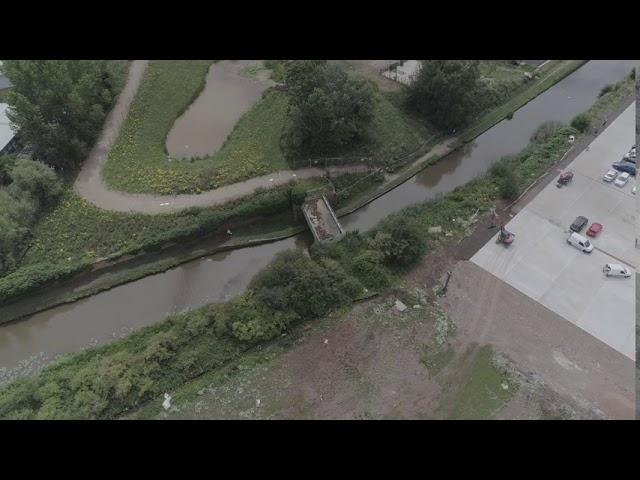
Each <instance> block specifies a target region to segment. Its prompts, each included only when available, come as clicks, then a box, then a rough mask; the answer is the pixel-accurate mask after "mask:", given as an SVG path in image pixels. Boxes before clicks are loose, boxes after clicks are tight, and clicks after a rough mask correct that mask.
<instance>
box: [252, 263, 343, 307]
mask: <svg viewBox="0 0 640 480" xmlns="http://www.w3.org/2000/svg"><path fill="white" fill-rule="evenodd" d="M334 267H335V266H331V267H328V266H327V264H324V266H323V265H320V264H319V263H316V262H314V261H313V260H312V259H310V258H308V257H306V256H305V255H304V254H303V253H302V252H299V251H286V252H282V253H280V254H278V255H277V256H276V257H275V258H274V260H273V261H272V262H271V263H270V264H269V266H267V267H266V268H265V269H264V270H262V271H261V272H260V273H259V274H258V275H256V277H254V279H253V280H252V281H251V283H250V284H249V289H250V290H251V291H253V292H254V294H255V299H256V302H257V303H259V304H261V305H264V306H266V307H267V308H269V309H271V310H275V311H280V312H295V313H296V314H297V315H298V316H299V317H300V318H301V319H310V318H316V317H319V316H322V315H324V314H325V313H327V312H329V311H330V310H332V309H334V308H337V307H340V306H342V305H344V304H345V303H347V302H349V301H350V300H351V298H350V295H351V293H352V291H353V285H352V281H351V280H349V277H348V275H346V273H345V272H344V271H340V270H339V269H337V268H334Z"/></svg>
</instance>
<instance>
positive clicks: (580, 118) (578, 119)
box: [571, 113, 591, 133]
mask: <svg viewBox="0 0 640 480" xmlns="http://www.w3.org/2000/svg"><path fill="white" fill-rule="evenodd" d="M571 126H572V127H573V128H575V129H576V130H578V131H579V132H580V133H584V132H586V131H587V130H588V129H589V127H590V126H591V124H590V122H589V116H588V115H586V114H585V113H580V114H578V115H576V116H575V117H573V120H571Z"/></svg>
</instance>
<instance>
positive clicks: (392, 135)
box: [365, 92, 435, 160]
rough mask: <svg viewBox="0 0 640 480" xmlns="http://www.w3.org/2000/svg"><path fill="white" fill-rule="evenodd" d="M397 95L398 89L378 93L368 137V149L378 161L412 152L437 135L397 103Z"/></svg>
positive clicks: (366, 147)
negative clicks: (395, 100)
mask: <svg viewBox="0 0 640 480" xmlns="http://www.w3.org/2000/svg"><path fill="white" fill-rule="evenodd" d="M394 96H397V92H389V93H384V94H382V93H380V94H378V95H377V98H378V101H377V103H376V108H375V115H374V118H373V121H372V122H371V125H370V128H369V131H368V132H367V136H366V146H365V151H366V152H367V153H369V154H372V155H374V156H375V157H377V158H378V159H379V160H391V159H393V158H395V157H399V156H401V155H405V154H407V153H410V152H413V151H415V150H416V149H417V148H418V147H420V146H421V145H422V144H423V143H425V141H427V140H428V139H430V138H432V137H433V136H435V131H433V130H430V129H429V128H428V127H427V126H426V125H425V124H424V123H419V122H417V121H416V120H415V119H413V118H412V117H411V115H410V114H409V113H406V112H405V111H404V110H403V109H402V107H401V106H400V105H398V104H397V102H394V101H393V99H394Z"/></svg>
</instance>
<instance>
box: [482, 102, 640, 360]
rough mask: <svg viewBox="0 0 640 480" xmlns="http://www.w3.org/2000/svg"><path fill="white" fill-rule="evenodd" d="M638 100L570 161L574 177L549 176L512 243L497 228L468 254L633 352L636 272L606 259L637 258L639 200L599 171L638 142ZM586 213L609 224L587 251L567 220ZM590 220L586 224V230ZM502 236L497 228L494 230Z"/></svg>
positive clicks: (514, 226)
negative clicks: (610, 269) (608, 267)
mask: <svg viewBox="0 0 640 480" xmlns="http://www.w3.org/2000/svg"><path fill="white" fill-rule="evenodd" d="M634 138H635V105H631V106H630V107H629V108H628V109H627V110H625V111H624V112H623V113H622V115H620V116H619V117H618V118H617V119H616V120H615V121H614V122H613V123H612V124H611V125H610V126H609V127H608V128H607V129H606V130H605V131H604V132H603V133H602V134H601V135H600V136H599V137H598V138H596V140H595V141H594V142H593V143H592V144H591V145H590V146H589V150H585V151H584V152H582V153H581V154H580V155H579V156H578V157H577V158H576V159H575V160H574V161H573V162H572V163H571V164H570V165H569V166H568V169H570V170H572V171H573V172H574V174H575V175H574V178H573V181H572V183H571V184H570V185H569V186H567V187H563V188H560V189H559V188H557V187H556V185H555V182H553V183H550V184H549V185H548V186H547V187H546V188H545V189H544V190H543V191H542V192H541V193H540V194H539V195H538V196H537V197H536V198H534V199H533V200H532V201H531V202H530V203H529V204H528V205H527V206H526V207H524V208H523V209H522V210H521V211H520V212H519V213H518V214H517V215H516V216H515V217H514V218H513V219H512V220H511V221H510V222H509V223H508V224H507V229H508V230H509V231H511V232H513V233H515V234H516V239H515V242H514V243H513V245H511V246H510V247H509V248H505V247H504V246H502V245H499V244H496V243H495V239H496V237H495V236H494V237H493V238H492V240H491V241H489V242H488V243H487V244H486V245H485V246H484V247H483V248H482V249H480V251H478V253H476V254H475V255H474V256H473V258H472V259H471V261H472V262H474V263H475V264H477V265H479V266H481V267H482V268H484V269H485V270H487V271H489V272H491V273H492V274H494V275H495V276H497V277H498V278H500V279H501V280H503V281H505V282H507V283H509V284H510V285H512V286H513V287H515V288H517V289H518V290H520V291H521V292H523V293H525V294H526V295H528V296H529V297H531V298H533V299H534V300H536V301H538V302H540V303H541V304H542V305H544V306H546V307H547V308H549V309H551V310H552V311H554V312H555V313H557V314H559V315H561V316H562V317H564V318H565V319H567V320H568V321H570V322H572V323H573V324H575V325H577V326H578V327H580V328H582V329H583V330H585V331H587V332H589V333H590V334H591V335H593V336H594V337H596V338H598V339H599V340H601V341H603V342H604V343H606V344H607V345H609V346H611V347H613V348H615V349H616V350H618V351H619V352H621V353H623V354H624V355H626V356H627V357H629V358H632V359H635V275H633V276H632V277H631V278H627V279H623V278H606V277H605V276H604V275H603V274H602V267H603V265H604V264H605V263H623V264H626V265H628V266H630V267H632V269H633V270H634V273H635V267H636V265H637V263H636V252H637V250H636V248H635V246H634V241H635V206H636V198H635V195H632V193H631V189H632V188H633V187H634V186H635V179H634V178H633V177H631V180H630V181H629V182H628V183H627V185H626V186H625V187H623V188H619V187H616V186H615V185H613V183H606V182H604V181H603V180H602V175H603V174H604V172H606V171H607V170H608V169H609V168H610V166H611V164H612V163H613V162H616V161H619V160H620V159H621V158H622V156H623V155H624V154H625V153H626V152H627V151H628V150H629V148H630V147H631V145H632V144H633V143H634ZM578 215H583V216H585V217H587V218H588V219H589V224H591V222H594V221H595V222H599V223H602V224H603V225H604V229H603V231H602V232H601V233H600V235H599V236H598V237H596V238H595V239H594V240H593V244H594V246H595V249H594V251H593V252H592V253H590V254H585V253H582V252H580V251H578V250H577V249H575V248H573V247H571V246H569V245H568V244H567V242H566V238H567V236H568V232H569V225H570V224H571V222H572V221H573V220H574V219H575V217H576V216H578ZM585 232H586V228H585V229H584V230H583V231H582V232H581V233H582V234H583V235H585V234H586V233H585ZM496 236H497V234H496Z"/></svg>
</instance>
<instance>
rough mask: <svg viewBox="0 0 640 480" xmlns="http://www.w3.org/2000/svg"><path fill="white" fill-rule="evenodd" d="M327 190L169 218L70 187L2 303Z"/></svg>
mask: <svg viewBox="0 0 640 480" xmlns="http://www.w3.org/2000/svg"><path fill="white" fill-rule="evenodd" d="M324 185H326V180H324V179H322V178H316V179H308V180H302V181H299V182H297V183H295V184H293V183H292V184H290V185H286V186H283V187H278V188H274V189H270V190H266V191H261V192H257V193H254V194H253V195H250V196H248V197H244V198H242V199H240V200H237V201H234V202H230V203H227V204H225V205H223V206H220V207H211V208H204V209H188V210H184V211H182V212H178V213H171V214H164V215H143V214H129V213H119V212H108V211H105V210H101V209H99V208H96V207H94V206H93V205H91V204H89V203H88V202H86V201H85V200H83V199H82V198H80V197H78V196H77V195H75V194H74V193H73V192H72V191H71V189H70V188H69V189H68V190H67V191H66V193H65V197H64V199H63V201H62V202H60V204H59V205H58V206H57V207H56V208H55V209H54V210H53V211H52V212H51V213H50V214H49V215H47V216H46V217H45V219H44V220H43V221H41V222H40V223H39V224H38V226H37V227H36V228H35V230H34V232H33V241H32V247H31V248H30V250H29V251H28V252H27V255H26V256H25V258H24V259H23V260H22V263H21V264H20V267H19V268H18V269H17V270H15V271H13V272H10V273H9V274H8V275H5V276H4V277H2V278H0V303H2V302H5V301H7V300H9V299H12V298H17V297H19V296H21V295H25V294H27V293H29V292H31V291H33V290H35V289H37V288H38V287H40V286H43V285H46V284H48V283H49V282H52V281H54V280H60V279H63V278H68V277H69V276H71V275H73V274H75V273H78V272H81V271H83V270H86V269H87V268H89V267H90V266H91V265H92V264H93V263H94V262H96V261H98V260H100V259H105V258H109V259H114V258H118V257H120V256H122V255H125V254H137V253H144V252H154V251H157V250H160V249H162V248H163V247H165V246H167V245H169V244H170V243H171V242H176V241H184V240H187V239H191V238H194V237H199V236H202V235H205V234H208V233H212V232H215V231H217V230H219V229H221V228H222V227H223V226H224V225H226V224H227V223H229V222H232V221H239V220H242V219H249V218H255V217H268V216H270V215H275V214H280V213H283V212H288V211H292V208H293V205H299V204H300V203H301V202H302V200H303V199H304V196H305V191H306V190H310V189H315V188H318V187H321V186H324Z"/></svg>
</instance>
